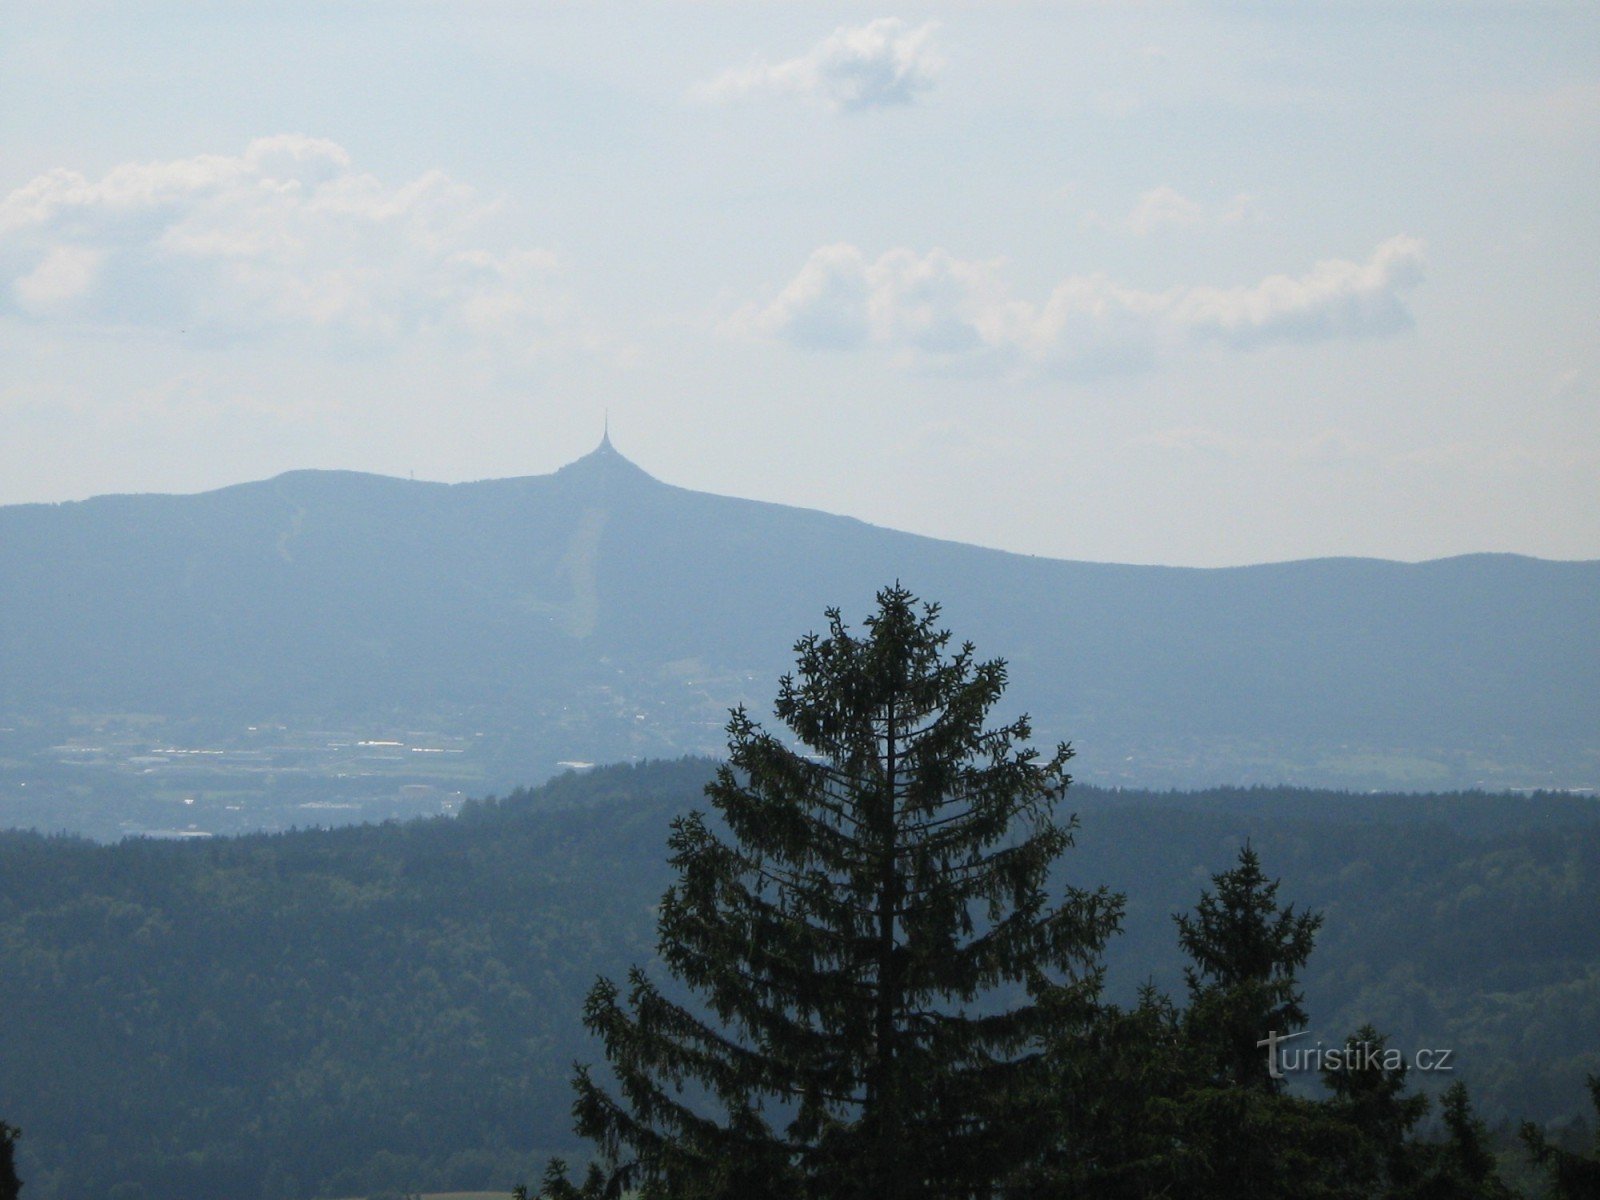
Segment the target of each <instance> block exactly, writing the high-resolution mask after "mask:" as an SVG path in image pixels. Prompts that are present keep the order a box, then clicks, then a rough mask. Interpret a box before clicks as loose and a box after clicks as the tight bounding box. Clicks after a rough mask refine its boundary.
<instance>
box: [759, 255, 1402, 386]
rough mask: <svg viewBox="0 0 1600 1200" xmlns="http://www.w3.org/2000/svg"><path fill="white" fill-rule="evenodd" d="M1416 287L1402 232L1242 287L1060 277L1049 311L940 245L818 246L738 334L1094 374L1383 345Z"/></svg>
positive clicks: (991, 267)
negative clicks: (1183, 361) (1225, 356)
mask: <svg viewBox="0 0 1600 1200" xmlns="http://www.w3.org/2000/svg"><path fill="white" fill-rule="evenodd" d="M1421 279H1422V244H1421V243H1420V242H1418V241H1417V240H1416V239H1414V238H1408V237H1395V238H1391V239H1390V240H1389V241H1387V242H1385V243H1383V244H1382V245H1381V246H1379V247H1378V248H1377V249H1376V250H1375V251H1374V252H1373V254H1372V255H1371V257H1370V258H1368V259H1367V261H1366V262H1364V263H1357V262H1349V261H1346V260H1342V259H1334V260H1329V261H1327V262H1322V263H1318V264H1317V265H1316V266H1315V267H1313V268H1312V269H1311V270H1310V271H1308V272H1306V273H1305V274H1303V275H1298V276H1289V275H1274V276H1270V277H1268V278H1266V279H1263V280H1261V281H1260V282H1258V283H1255V284H1252V285H1250V286H1247V287H1232V288H1219V287H1203V286H1191V287H1174V288H1169V289H1167V290H1165V291H1161V292H1150V291H1143V290H1140V289H1137V288H1130V287H1126V286H1123V285H1121V284H1118V283H1116V282H1115V281H1113V280H1111V279H1109V278H1107V277H1106V276H1104V275H1081V276H1073V277H1070V278H1068V279H1064V280H1062V281H1061V282H1060V283H1059V284H1057V285H1056V286H1055V287H1054V288H1053V289H1052V290H1051V292H1050V294H1049V295H1048V296H1047V297H1046V298H1045V299H1044V300H1043V301H1042V302H1034V301H1030V300H1026V299H1019V298H1016V297H1014V296H1012V295H1011V293H1010V291H1009V289H1008V288H1007V287H1006V285H1005V282H1004V279H1003V277H1002V264H1000V263H999V262H994V261H974V260H964V259H959V258H956V257H954V256H952V255H950V254H948V253H946V252H945V251H943V250H937V249H936V250H932V251H930V252H929V253H927V254H918V253H916V252H915V251H912V250H907V249H895V250H891V251H889V252H888V253H886V254H882V255H880V256H878V257H877V258H870V257H869V256H867V255H866V254H864V253H862V251H861V250H859V249H858V248H856V247H855V246H851V245H847V244H840V245H834V246H824V247H822V248H821V249H818V250H816V251H814V252H813V253H812V255H811V256H810V258H809V259H808V261H807V262H806V264H805V265H804V267H802V268H801V270H800V272H799V274H797V275H796V276H795V277H794V279H793V280H791V281H790V282H789V284H788V285H787V286H785V287H784V288H783V289H782V290H781V291H780V292H779V293H778V294H777V295H776V296H775V297H773V299H772V300H770V301H769V302H767V303H765V304H762V305H755V306H751V307H749V308H746V309H745V310H743V311H742V312H740V313H739V314H737V315H736V316H735V317H734V318H733V319H732V320H731V321H730V323H729V326H730V329H731V330H732V331H734V332H743V333H755V334H760V335H765V336H771V337H778V338H782V339H785V340H788V341H791V342H794V343H796V344H799V345H802V346H807V347H813V348H822V349H849V348H855V347H861V346H877V347H882V348H885V349H889V350H891V351H894V352H896V353H898V354H899V355H901V356H902V357H904V358H906V359H908V360H910V359H916V360H920V361H923V362H930V361H931V362H937V363H953V362H956V361H958V360H960V359H969V360H972V361H974V362H982V363H985V364H989V365H993V366H997V367H999V366H1007V367H1009V366H1023V367H1031V368H1034V369H1043V370H1058V371H1064V372H1067V373H1099V372H1102V371H1105V370H1110V369H1128V368H1133V367H1139V366H1144V365H1148V364H1150V363H1153V362H1155V361H1156V360H1158V359H1160V358H1162V357H1164V356H1167V355H1170V354H1171V353H1174V352H1176V351H1178V350H1181V349H1182V348H1183V347H1184V346H1185V345H1193V344H1195V343H1203V342H1217V343H1221V344H1223V345H1226V346H1230V347H1234V348H1238V349H1253V348H1256V347H1260V346H1265V345H1270V344H1273V343H1277V342H1293V341H1300V342H1310V341H1327V340H1332V339H1336V338H1363V337H1381V336H1384V335H1388V334H1393V333H1396V332H1399V331H1401V330H1403V329H1405V328H1407V327H1408V326H1409V325H1410V323H1411V316H1410V313H1409V311H1408V310H1407V309H1406V307H1405V303H1404V299H1403V296H1404V293H1406V292H1407V291H1409V290H1410V289H1411V288H1413V287H1415V286H1416V285H1417V284H1418V283H1419V282H1421Z"/></svg>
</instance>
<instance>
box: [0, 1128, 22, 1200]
mask: <svg viewBox="0 0 1600 1200" xmlns="http://www.w3.org/2000/svg"><path fill="white" fill-rule="evenodd" d="M20 1132H21V1131H20V1130H18V1129H15V1128H13V1127H12V1126H10V1125H7V1124H6V1123H5V1122H4V1121H0V1200H17V1196H18V1194H19V1193H20V1192H21V1191H22V1180H20V1179H18V1178H17V1166H16V1158H15V1151H14V1149H13V1147H14V1146H15V1145H16V1142H17V1135H18V1134H19V1133H20Z"/></svg>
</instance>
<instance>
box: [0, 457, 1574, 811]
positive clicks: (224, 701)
mask: <svg viewBox="0 0 1600 1200" xmlns="http://www.w3.org/2000/svg"><path fill="white" fill-rule="evenodd" d="M897 579H898V580H899V581H901V582H902V583H904V584H905V585H906V586H907V587H909V588H911V589H912V590H913V591H914V592H917V593H918V594H920V595H922V596H923V597H924V598H926V599H929V600H937V601H939V602H940V603H941V605H942V607H943V611H944V615H945V618H946V620H947V622H948V624H949V625H950V627H951V628H952V629H953V630H954V631H955V633H956V635H957V637H958V639H961V640H966V639H968V638H970V639H971V640H973V641H974V642H975V643H976V644H977V647H978V650H979V653H980V654H982V655H984V656H994V657H1000V658H1004V659H1006V660H1007V662H1008V663H1009V668H1010V674H1011V684H1012V686H1011V689H1010V691H1009V692H1008V696H1007V704H1008V705H1009V706H1010V711H1014V712H1020V711H1023V710H1026V711H1029V712H1031V713H1032V715H1033V717H1034V725H1035V728H1036V730H1037V731H1038V734H1039V737H1040V738H1041V740H1043V741H1046V742H1048V741H1054V740H1057V739H1061V740H1072V741H1073V742H1074V744H1075V745H1076V746H1077V747H1078V749H1079V751H1080V759H1079V766H1080V768H1081V774H1082V775H1083V777H1084V778H1086V779H1089V780H1093V781H1095V782H1100V783H1106V784H1116V783H1119V782H1123V783H1128V784H1130V785H1144V786H1203V785H1210V784H1218V783H1254V782H1268V783H1279V782H1283V783H1297V784H1306V785H1316V786H1346V787H1356V788H1369V787H1384V788H1394V787H1397V786H1398V787H1413V788H1424V789H1437V788H1452V787H1473V786H1483V787H1489V788H1498V787H1524V786H1525V787H1584V786H1587V787H1593V786H1596V785H1600V732H1597V731H1600V695H1597V691H1600V689H1597V688H1596V685H1595V684H1594V682H1593V681H1594V680H1595V679H1596V678H1600V622H1597V621H1595V620H1594V617H1595V615H1596V614H1600V562H1594V561H1588V562H1586V561H1561V560H1546V559H1538V558H1532V557H1529V556H1523V555H1514V554H1505V553H1481V554H1470V555H1456V556H1451V557H1447V558H1440V559H1432V560H1427V561H1424V562H1420V563H1407V562H1397V561H1394V560H1386V559H1376V558H1355V557H1339V558H1313V559H1296V560H1289V561H1285V562H1276V563H1259V564H1250V565H1246V566H1235V567H1180V566H1153V565H1140V564H1119V563H1096V562H1086V561H1080V560H1070V559H1052V558H1046V557H1042V556H1036V555H1024V554H1018V553H1015V552H1013V551H1006V550H1001V549H996V548H990V547H978V546H969V545H966V544H964V543H960V542H955V541H949V540H945V539H939V538H932V537H928V536H926V535H922V534H914V533H907V532H902V531H898V530H891V529H885V528H882V527H879V526H874V525H871V524H868V523H866V522H864V521H860V520H858V519H856V518H853V517H845V516H837V515H834V514H828V513H822V512H817V511H814V510H810V509H803V508H798V507H794V506H789V505H781V504H774V503H771V502H764V501H750V500H743V499H740V498H737V497H728V496H718V495H713V494H710V493H705V492H698V491H694V490H691V489H688V488H682V487H678V486H676V485H673V484H669V483H665V482H662V481H661V480H658V479H656V478H655V477H654V476H651V475H650V474H648V473H647V472H645V471H644V470H643V469H641V468H639V467H637V466H636V465H635V464H633V463H632V462H631V461H630V460H628V459H627V458H625V457H624V456H623V455H621V454H620V453H618V452H617V451H616V450H615V449H614V447H612V446H610V444H609V439H608V440H607V441H606V442H605V443H603V444H602V445H601V446H600V447H599V448H597V449H596V450H595V451H592V452H591V453H590V454H588V455H585V456H583V457H582V458H579V459H577V460H575V461H574V462H572V463H569V464H567V465H566V466H565V467H563V468H561V469H560V470H558V471H556V472H553V473H551V474H547V475H529V476H519V477H511V478H505V479H492V480H478V481H472V482H467V483H459V484H443V483H432V482H423V481H413V480H404V479H397V478H394V477H390V476H382V475H370V474H365V473H360V472H344V471H319V470H310V471H294V472H286V473H284V474H281V475H278V476H274V477H273V478H271V479H267V480H260V481H254V482H250V483H244V484H236V485H232V486H230V487H227V488H221V489H216V490H213V491H209V492H202V493H197V494H191V495H186V496H174V495H132V496H120V497H112V496H107V497H95V498H93V499H90V500H85V501H76V502H70V503H67V504H62V505H51V506H31V505H29V506H8V507H5V508H0V726H9V727H15V728H19V729H24V731H25V732H28V731H31V732H29V736H30V737H32V738H33V741H32V743H30V745H33V746H34V747H35V751H34V752H38V750H39V743H40V742H41V739H42V740H43V742H44V743H48V742H49V739H48V737H47V736H46V733H47V731H48V730H47V727H48V729H54V730H55V731H56V735H59V736H58V737H57V742H56V743H54V744H57V745H59V744H63V743H64V742H65V740H67V739H68V734H69V733H70V729H71V722H72V721H73V720H78V721H79V722H80V724H81V722H82V721H83V720H84V718H85V714H101V715H104V714H112V715H113V716H114V715H115V714H145V715H152V716H154V717H156V718H160V719H161V720H163V721H165V722H166V723H167V725H168V726H169V727H170V728H173V729H179V730H188V731H191V732H192V733H193V736H194V737H200V736H202V735H203V736H204V737H205V738H207V739H210V740H211V741H216V740H217V739H223V740H224V741H225V740H226V739H227V738H228V737H239V736H242V733H239V731H241V730H244V729H246V728H247V727H250V726H262V725H264V724H268V723H274V722H275V723H278V724H283V725H287V726H291V727H307V728H337V729H346V730H358V731H359V730H372V729H377V728H384V729H396V728H398V729H401V730H404V729H413V730H439V731H444V732H446V733H450V734H451V735H453V736H456V735H458V736H462V737H469V738H474V744H473V747H472V755H473V756H475V757H474V759H473V761H475V762H477V763H478V764H479V766H480V767H481V770H480V771H479V773H478V774H477V775H473V776H461V777H460V778H459V779H458V780H457V784H458V785H459V786H461V787H463V788H465V789H466V790H472V787H473V786H475V785H479V784H481V785H482V786H484V787H497V788H500V787H507V786H511V785H513V784H516V783H521V782H527V781H531V780H537V779H539V778H543V777H545V776H546V775H548V774H549V773H550V771H551V770H553V769H555V764H556V763H557V762H560V761H571V760H584V761H608V760H618V759H627V758H641V757H671V756H675V755H677V754H682V753H714V752H716V751H717V750H718V749H720V746H721V741H722V736H721V727H722V725H723V723H724V722H725V719H726V713H727V709H728V708H729V707H731V706H733V705H735V704H740V703H744V704H747V705H749V706H750V707H751V708H752V709H753V710H755V711H757V712H760V713H764V712H766V711H767V707H768V704H769V701H770V698H771V695H772V690H773V687H774V685H775V681H776V679H777V677H778V676H779V675H780V674H782V673H783V672H784V671H785V670H786V669H787V668H788V666H789V663H790V657H789V650H790V647H792V646H793V644H794V642H795V640H796V639H797V638H799V637H800V636H801V635H803V634H804V633H806V632H807V631H808V630H813V629H816V628H818V627H819V625H820V624H821V623H822V621H823V620H824V616H823V614H824V610H825V609H826V608H828V607H832V606H837V607H839V608H840V609H841V610H842V612H843V613H844V615H845V617H846V619H847V620H850V619H852V618H853V617H854V616H855V615H857V614H860V613H863V612H866V611H868V610H869V609H870V606H871V602H872V596H873V594H874V592H875V591H876V590H877V589H878V588H880V587H882V586H884V585H886V584H888V583H889V582H891V581H894V580H897ZM74 714H76V716H74ZM330 722H332V723H333V724H330ZM63 730H66V731H67V732H66V733H63V732H62V731H63ZM230 730H231V731H233V732H231V733H230ZM34 735H37V736H34ZM56 735H51V736H56ZM386 736H387V735H386ZM6 737H7V735H5V734H0V759H4V758H5V757H6V756H7V754H8V749H7V747H8V742H7V741H6ZM219 744H221V743H219ZM130 745H131V743H130ZM14 748H15V747H13V749H14ZM44 748H48V744H47V745H45V747H44ZM23 749H26V748H25V747H24V748H23ZM26 756H27V755H26V754H23V755H21V757H26ZM12 757H13V758H17V757H19V755H17V754H12ZM462 761H466V759H463V760H462ZM3 784H4V773H3V771H0V785H3ZM0 796H3V793H0ZM4 821H5V812H4V807H3V802H0V823H4Z"/></svg>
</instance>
